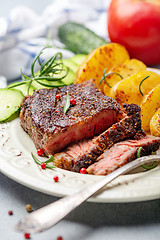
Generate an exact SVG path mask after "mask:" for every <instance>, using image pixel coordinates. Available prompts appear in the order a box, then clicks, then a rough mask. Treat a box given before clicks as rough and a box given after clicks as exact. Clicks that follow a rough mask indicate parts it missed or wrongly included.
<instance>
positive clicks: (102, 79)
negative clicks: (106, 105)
mask: <svg viewBox="0 0 160 240" xmlns="http://www.w3.org/2000/svg"><path fill="white" fill-rule="evenodd" d="M106 71H107V68H105V69H104V71H103V77H102V78H101V79H100V81H99V85H101V83H102V81H105V83H106V84H107V86H108V87H110V88H112V86H111V85H110V84H109V83H108V82H107V80H106V78H107V77H108V76H110V75H112V74H116V75H117V76H119V77H120V78H121V79H123V77H122V75H120V74H119V73H116V72H111V73H106V74H105V72H106Z"/></svg>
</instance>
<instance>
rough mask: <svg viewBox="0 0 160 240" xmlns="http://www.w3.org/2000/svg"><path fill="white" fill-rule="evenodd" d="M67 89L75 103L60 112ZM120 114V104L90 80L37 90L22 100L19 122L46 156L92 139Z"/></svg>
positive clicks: (121, 115) (121, 112)
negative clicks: (105, 94)
mask: <svg viewBox="0 0 160 240" xmlns="http://www.w3.org/2000/svg"><path fill="white" fill-rule="evenodd" d="M67 91H68V93H69V95H70V98H74V99H76V105H74V106H71V107H70V108H69V110H68V111H67V113H64V105H65V102H66V95H67ZM123 116H124V113H123V111H122V108H121V107H120V105H119V104H118V103H117V102H116V101H115V100H113V99H112V98H110V97H107V96H104V95H103V94H102V93H101V92H100V91H99V90H98V89H97V88H96V85H95V84H94V82H93V81H91V80H90V81H87V82H84V83H80V84H74V85H69V86H64V87H62V88H54V89H41V90H38V91H35V92H34V94H33V95H32V96H27V97H25V98H24V99H23V101H22V104H21V112H20V124H21V126H22V128H23V129H24V130H25V131H26V132H27V133H28V134H29V135H30V137H31V138H32V140H33V142H34V144H35V146H36V148H41V149H43V151H44V153H45V155H46V156H49V155H53V154H55V153H56V152H60V151H62V150H63V149H65V148H66V147H67V146H68V145H69V144H71V143H76V142H78V141H81V140H83V139H88V138H92V137H93V136H95V135H98V134H100V133H102V132H103V131H104V130H106V129H107V128H109V127H110V126H111V125H112V124H114V123H116V122H118V121H119V120H120V119H121V118H122V117H123Z"/></svg>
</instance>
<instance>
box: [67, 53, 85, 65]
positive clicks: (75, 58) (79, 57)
mask: <svg viewBox="0 0 160 240" xmlns="http://www.w3.org/2000/svg"><path fill="white" fill-rule="evenodd" d="M86 57H87V55H86V54H76V55H74V56H73V57H71V58H69V60H70V61H72V62H74V63H76V64H77V65H80V64H81V63H82V62H83V61H84V59H85V58H86Z"/></svg>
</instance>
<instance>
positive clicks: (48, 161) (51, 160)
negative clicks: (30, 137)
mask: <svg viewBox="0 0 160 240" xmlns="http://www.w3.org/2000/svg"><path fill="white" fill-rule="evenodd" d="M31 156H32V158H33V159H34V161H35V162H36V163H37V164H38V165H41V164H45V165H46V168H50V169H52V168H56V166H51V165H49V164H48V163H50V162H53V156H52V155H50V156H49V158H48V160H47V161H45V162H41V161H40V160H39V159H38V158H36V157H35V156H34V154H33V153H32V152H31Z"/></svg>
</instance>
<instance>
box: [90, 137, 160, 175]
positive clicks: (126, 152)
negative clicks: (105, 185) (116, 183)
mask: <svg viewBox="0 0 160 240" xmlns="http://www.w3.org/2000/svg"><path fill="white" fill-rule="evenodd" d="M159 146H160V138H158V137H153V136H146V137H144V138H141V139H139V140H126V141H123V142H119V143H116V144H114V145H113V146H112V147H111V148H110V149H107V150H105V151H104V153H103V154H102V155H101V156H100V157H98V158H97V160H96V161H97V162H95V163H94V164H92V165H90V166H89V167H88V168H87V172H88V173H89V174H94V175H107V174H109V173H111V172H113V171H114V170H116V169H117V168H119V167H121V166H123V165H125V164H126V163H128V162H129V161H132V160H134V159H136V158H137V151H138V149H139V147H142V151H141V156H145V155H149V154H151V153H152V152H155V151H157V150H158V148H159Z"/></svg>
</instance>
